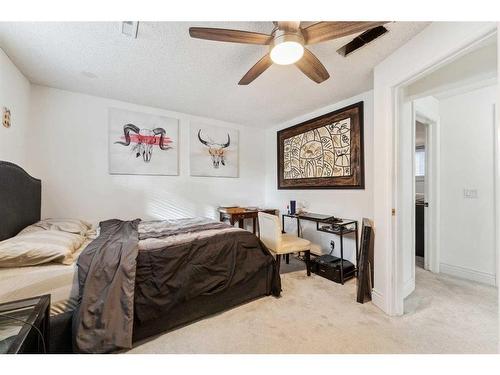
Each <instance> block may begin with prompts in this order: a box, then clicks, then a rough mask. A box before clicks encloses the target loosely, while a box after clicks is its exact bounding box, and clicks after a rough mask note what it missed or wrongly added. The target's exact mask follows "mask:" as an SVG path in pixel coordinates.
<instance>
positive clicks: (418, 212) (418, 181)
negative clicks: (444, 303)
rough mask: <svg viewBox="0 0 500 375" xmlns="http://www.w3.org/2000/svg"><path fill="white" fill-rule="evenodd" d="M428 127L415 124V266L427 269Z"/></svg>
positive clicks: (423, 124)
mask: <svg viewBox="0 0 500 375" xmlns="http://www.w3.org/2000/svg"><path fill="white" fill-rule="evenodd" d="M427 126H428V124H426V123H424V122H420V121H418V120H417V121H416V123H415V266H416V267H420V268H424V269H426V268H427V267H426V265H425V237H426V230H425V229H426V227H425V208H426V207H428V206H429V203H428V202H427V201H426V199H427V197H426V194H425V192H426V190H427V188H426V181H427V180H428V178H426V176H427V173H426V171H427V163H426V162H427V157H426V153H427V144H426V143H427V142H426V141H427Z"/></svg>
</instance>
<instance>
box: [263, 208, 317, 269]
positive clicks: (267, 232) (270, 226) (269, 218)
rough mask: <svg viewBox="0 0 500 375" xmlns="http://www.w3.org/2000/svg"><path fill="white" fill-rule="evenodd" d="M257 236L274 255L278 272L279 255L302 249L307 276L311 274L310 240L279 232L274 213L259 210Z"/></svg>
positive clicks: (277, 219) (276, 217) (279, 225)
mask: <svg viewBox="0 0 500 375" xmlns="http://www.w3.org/2000/svg"><path fill="white" fill-rule="evenodd" d="M259 236H260V240H261V241H262V242H263V243H264V245H266V247H267V248H268V249H269V250H270V251H271V252H273V253H274V254H275V255H276V262H277V270H278V273H279V269H280V264H281V256H282V255H287V254H291V253H298V252H301V251H303V252H304V253H305V261H306V269H307V276H311V268H310V263H309V262H310V260H311V252H310V250H311V242H310V241H308V240H305V239H303V238H300V237H297V236H294V235H291V234H287V233H281V224H280V219H279V217H278V216H276V215H271V214H266V213H264V212H259Z"/></svg>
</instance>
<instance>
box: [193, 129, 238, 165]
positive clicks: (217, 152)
mask: <svg viewBox="0 0 500 375" xmlns="http://www.w3.org/2000/svg"><path fill="white" fill-rule="evenodd" d="M198 139H199V140H200V142H201V143H202V144H204V145H205V146H206V147H207V148H208V154H209V155H210V157H211V158H212V165H213V167H214V168H216V169H217V168H219V166H220V165H221V164H222V165H223V166H225V165H226V155H225V152H226V150H225V149H226V148H227V147H229V145H230V144H231V138H230V137H229V134H228V135H227V142H226V143H216V142H213V141H206V140H204V139H203V138H202V137H201V129H199V130H198Z"/></svg>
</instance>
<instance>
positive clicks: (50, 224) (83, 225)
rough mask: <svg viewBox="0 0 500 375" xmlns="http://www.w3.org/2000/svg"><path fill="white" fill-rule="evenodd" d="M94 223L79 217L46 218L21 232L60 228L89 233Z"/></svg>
mask: <svg viewBox="0 0 500 375" xmlns="http://www.w3.org/2000/svg"><path fill="white" fill-rule="evenodd" d="M91 228H92V224H89V223H87V222H86V221H83V220H78V219H44V220H40V221H39V222H37V223H35V224H32V225H29V226H27V227H26V228H24V229H23V230H22V231H21V232H19V234H24V233H31V232H35V231H39V230H59V231H62V232H67V233H73V234H79V235H81V236H85V235H87V232H89V231H90V230H91Z"/></svg>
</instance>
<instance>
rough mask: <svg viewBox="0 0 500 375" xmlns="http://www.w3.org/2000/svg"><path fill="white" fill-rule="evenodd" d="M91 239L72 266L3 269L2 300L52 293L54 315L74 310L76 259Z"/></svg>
mask: <svg viewBox="0 0 500 375" xmlns="http://www.w3.org/2000/svg"><path fill="white" fill-rule="evenodd" d="M90 242H91V240H90V239H88V240H86V241H85V242H84V243H83V244H82V246H81V247H80V248H79V249H78V250H77V251H76V252H75V253H74V259H75V261H74V262H73V263H72V264H71V265H63V264H56V263H48V264H44V265H40V266H32V267H16V268H0V303H3V302H9V301H13V300H18V299H23V298H29V297H34V296H39V295H42V294H50V303H51V305H50V314H51V315H57V314H61V313H63V312H66V311H71V310H73V309H74V308H75V307H76V303H77V298H78V280H77V267H76V260H77V259H78V256H79V255H80V253H81V252H82V251H83V249H85V247H86V246H87V245H88V244H89V243H90Z"/></svg>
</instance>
